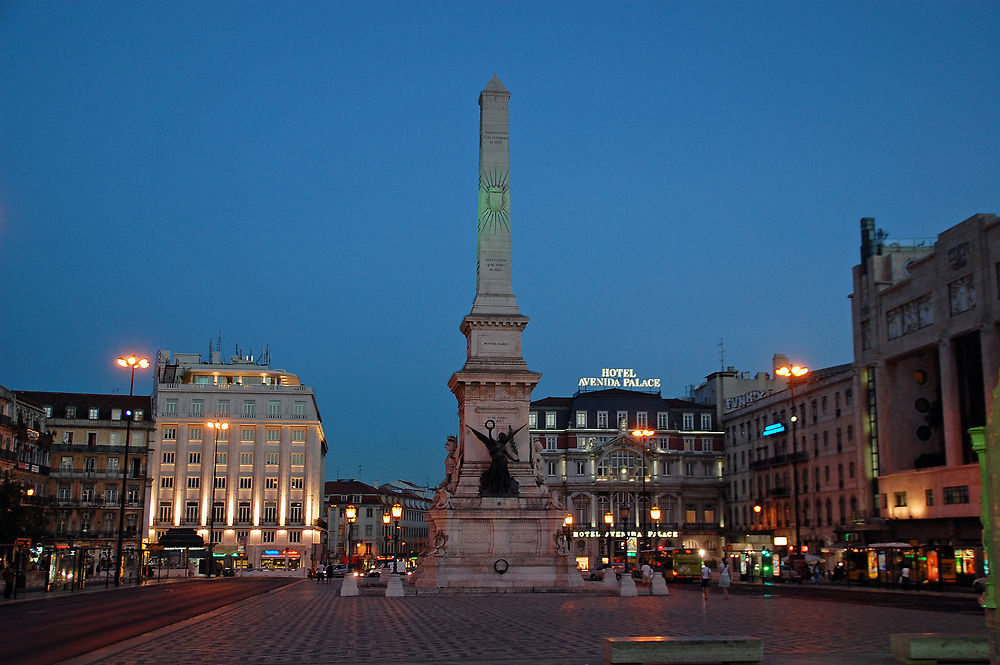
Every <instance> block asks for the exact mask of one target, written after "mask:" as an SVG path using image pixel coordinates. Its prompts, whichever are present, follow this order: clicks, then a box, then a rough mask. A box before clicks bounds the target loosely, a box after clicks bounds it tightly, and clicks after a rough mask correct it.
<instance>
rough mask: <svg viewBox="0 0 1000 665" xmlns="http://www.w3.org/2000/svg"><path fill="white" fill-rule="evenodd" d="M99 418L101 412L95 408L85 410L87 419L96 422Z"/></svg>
mask: <svg viewBox="0 0 1000 665" xmlns="http://www.w3.org/2000/svg"><path fill="white" fill-rule="evenodd" d="M100 416H101V410H100V409H99V408H97V407H96V406H92V407H90V408H89V409H87V417H88V418H89V419H90V420H97V419H98V418H100Z"/></svg>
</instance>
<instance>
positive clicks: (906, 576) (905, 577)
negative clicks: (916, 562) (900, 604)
mask: <svg viewBox="0 0 1000 665" xmlns="http://www.w3.org/2000/svg"><path fill="white" fill-rule="evenodd" d="M899 583H900V584H902V585H903V590H904V591H909V590H910V567H909V566H908V565H906V564H904V565H903V570H901V571H900V573H899Z"/></svg>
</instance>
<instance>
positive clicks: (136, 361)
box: [115, 356, 149, 586]
mask: <svg viewBox="0 0 1000 665" xmlns="http://www.w3.org/2000/svg"><path fill="white" fill-rule="evenodd" d="M117 362H118V365H119V366H120V367H124V368H126V369H128V370H130V371H131V373H132V375H131V378H130V379H129V384H128V396H129V405H130V406H131V402H132V394H133V390H134V388H135V368H136V367H138V368H140V369H146V368H147V367H149V358H139V357H137V356H128V357H125V358H118V361H117ZM124 415H125V459H124V460H123V464H122V491H121V497H120V502H119V511H118V547H117V551H116V558H117V563H118V565H117V566H115V586H121V583H122V568H123V561H122V548H123V547H124V544H125V497H126V494H127V490H128V449H129V444H130V443H131V441H132V410H131V409H125V411H124Z"/></svg>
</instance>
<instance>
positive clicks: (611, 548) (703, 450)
mask: <svg viewBox="0 0 1000 665" xmlns="http://www.w3.org/2000/svg"><path fill="white" fill-rule="evenodd" d="M628 372H631V373H632V374H634V372H632V370H628ZM714 411H715V410H714V407H712V406H708V405H702V404H695V403H694V402H689V401H685V400H679V399H665V398H663V397H661V396H660V394H659V391H658V390H657V391H656V392H643V391H639V390H627V389H622V388H608V389H601V390H593V391H590V392H586V391H581V392H577V393H576V394H575V395H574V396H573V397H548V398H545V399H540V400H536V401H533V402H532V403H531V410H530V412H529V416H528V417H529V424H528V426H529V428H530V430H531V440H532V442H533V444H532V445H533V447H534V448H535V450H533V451H532V459H533V460H534V463H535V464H537V465H539V468H538V469H537V471H536V473H537V475H544V478H545V481H546V483H547V485H548V487H549V489H550V491H551V492H552V493H553V499H554V500H555V501H556V502H557V503H560V504H562V505H565V508H566V510H567V512H568V513H570V514H572V515H573V528H572V538H571V541H570V551H571V554H572V555H573V556H575V557H576V561H577V565H578V567H580V568H581V569H583V570H590V569H593V568H594V567H596V566H597V565H599V564H600V563H607V562H609V560H614V561H616V562H624V563H631V564H636V563H638V562H639V561H640V559H641V553H642V552H643V551H646V550H651V549H656V548H664V547H683V548H690V549H696V550H704V556H705V557H706V558H714V559H717V558H719V557H720V556H721V553H722V542H721V535H722V527H723V524H724V517H723V513H722V507H723V506H722V490H723V479H722V461H723V433H722V431H721V430H720V429H719V427H718V426H717V423H716V422H715V415H714ZM636 429H644V430H647V431H648V432H649V434H648V435H645V436H643V435H635V434H633V431H634V430H636ZM654 506H655V507H657V508H659V510H660V518H659V520H655V519H653V517H652V516H651V514H650V510H651V508H653V507H654ZM606 515H610V521H611V522H610V525H609V524H608V523H607V521H606V518H605V516H606Z"/></svg>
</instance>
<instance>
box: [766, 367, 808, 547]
mask: <svg viewBox="0 0 1000 665" xmlns="http://www.w3.org/2000/svg"><path fill="white" fill-rule="evenodd" d="M774 373H775V374H777V375H778V376H786V377H788V394H789V401H790V402H791V410H790V412H791V415H790V416H789V420H790V421H791V423H792V476H793V478H792V498H793V501H794V502H795V505H794V506H793V508H794V510H793V515H794V517H793V519H794V520H795V547H796V548H801V547H802V541H801V540H800V539H799V465H798V461H799V460H798V451H797V448H798V442H797V441H796V435H795V426H796V424H797V423H798V420H799V417H798V415H797V414H796V411H795V379H797V378H799V377H800V376H805V375H806V374H808V373H809V368H808V367H803V366H801V365H785V366H783V367H779V368H778V369H776V370H774Z"/></svg>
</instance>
